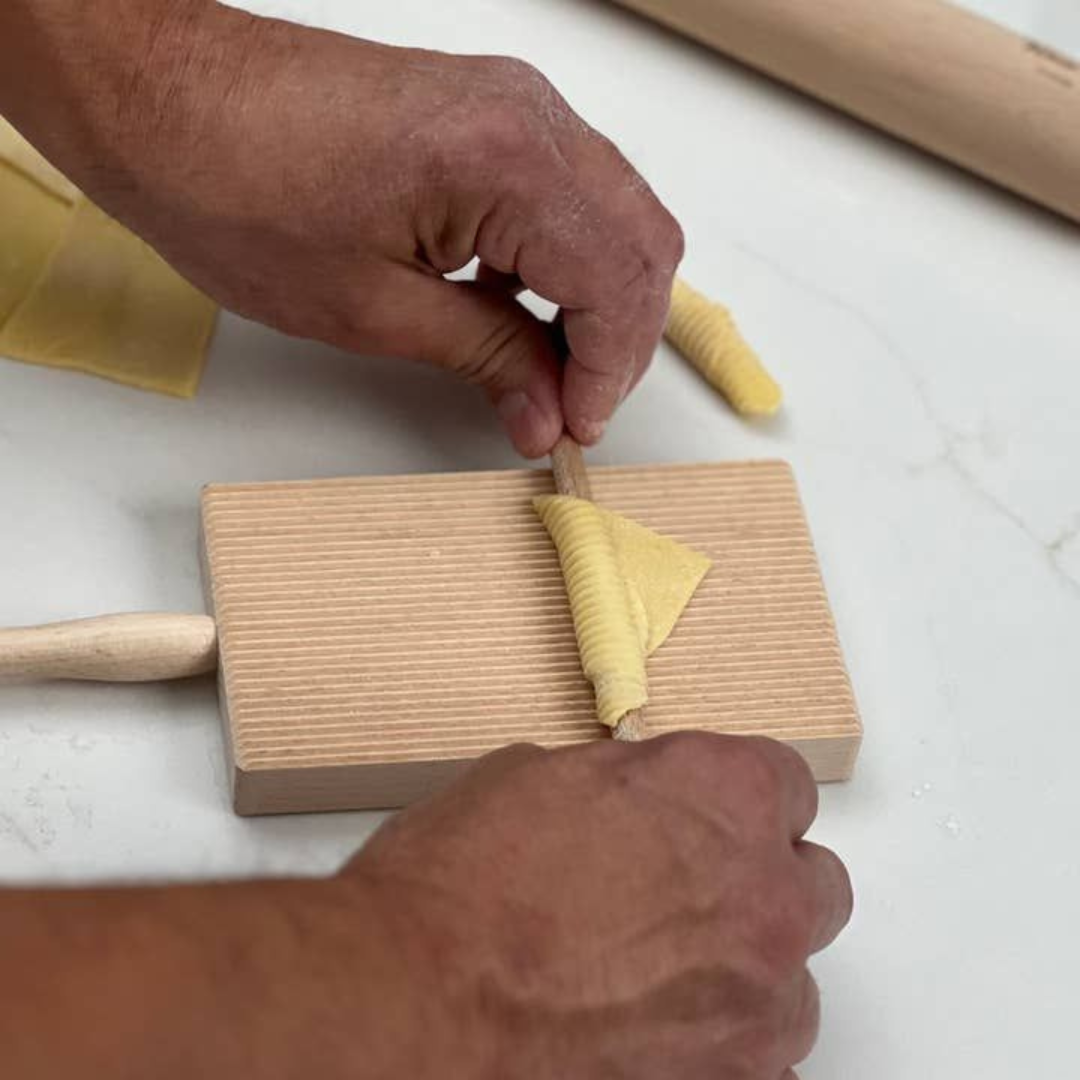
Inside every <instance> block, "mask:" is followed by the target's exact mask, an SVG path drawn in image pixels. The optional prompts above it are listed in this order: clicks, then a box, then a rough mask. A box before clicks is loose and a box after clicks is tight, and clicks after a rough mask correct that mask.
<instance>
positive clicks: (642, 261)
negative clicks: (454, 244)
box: [476, 122, 683, 444]
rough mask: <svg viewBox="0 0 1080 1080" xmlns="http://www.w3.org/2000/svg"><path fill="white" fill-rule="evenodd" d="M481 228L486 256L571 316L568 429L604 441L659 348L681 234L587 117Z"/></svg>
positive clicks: (565, 399) (559, 137) (565, 403)
mask: <svg viewBox="0 0 1080 1080" xmlns="http://www.w3.org/2000/svg"><path fill="white" fill-rule="evenodd" d="M550 142H551V145H552V146H553V147H557V152H556V151H555V150H553V151H552V160H551V161H545V162H544V163H542V164H541V165H539V166H537V167H536V168H534V169H531V170H530V171H529V179H528V181H527V182H524V183H522V182H519V183H518V184H517V186H516V188H515V189H514V194H513V196H512V197H511V198H510V199H508V200H507V202H506V203H505V205H502V206H500V207H499V208H497V209H496V210H495V211H494V212H493V213H491V214H490V215H489V216H488V217H487V218H486V219H485V221H484V223H483V225H482V226H481V227H480V230H479V232H478V235H477V245H476V246H477V252H478V254H479V255H480V257H481V259H482V260H483V262H484V263H486V264H488V265H489V266H490V267H494V268H495V269H497V270H499V271H502V272H503V273H504V274H509V273H514V274H516V275H517V276H518V277H519V278H520V280H521V281H522V282H523V283H524V284H525V285H526V286H527V287H528V288H530V289H532V290H533V291H534V292H536V293H537V294H538V295H540V296H542V297H544V298H545V299H547V300H550V301H551V302H553V303H555V304H558V305H559V306H560V307H561V308H562V309H563V313H564V325H565V332H566V341H567V345H568V348H569V355H568V357H567V363H566V369H565V373H564V378H563V388H562V409H563V412H564V415H565V419H566V425H567V427H568V428H569V429H570V431H571V433H572V434H573V435H574V436H575V438H577V439H578V441H580V442H583V443H587V444H588V443H594V442H596V441H597V440H598V439H599V438H600V436H601V435H602V433H603V430H604V427H605V426H606V424H607V422H608V420H610V418H611V416H612V414H613V413H614V411H615V409H616V407H617V406H618V404H619V403H620V402H621V401H622V399H623V398H624V397H625V395H626V394H627V393H628V392H629V390H630V388H631V386H632V385H633V383H634V382H635V381H636V380H637V379H639V378H640V377H641V375H642V374H643V373H644V371H645V369H646V367H647V366H648V364H649V362H650V360H651V358H652V356H653V353H654V352H655V350H656V346H657V344H658V343H659V340H660V336H661V333H662V332H663V328H664V323H665V321H666V318H667V314H668V308H669V306H670V300H671V288H672V283H673V280H674V274H675V269H676V267H677V266H678V263H679V261H680V260H681V258H682V252H683V239H682V233H681V230H680V229H679V226H678V224H677V223H676V222H675V220H674V218H673V217H672V216H671V215H670V214H669V213H668V212H667V210H665V208H664V207H663V206H662V205H661V203H660V202H659V200H658V199H657V198H656V197H655V195H653V193H652V192H651V191H650V190H649V188H648V186H647V185H646V184H645V183H644V181H642V180H641V178H640V177H639V176H638V175H637V173H635V172H634V170H633V169H632V168H631V167H630V166H629V165H628V164H627V162H626V161H625V160H624V159H623V158H622V157H621V155H620V154H619V153H618V151H617V150H615V148H614V147H613V146H611V144H610V143H608V142H606V141H605V140H603V139H601V138H600V137H599V136H598V135H597V134H596V133H595V132H592V131H591V130H590V129H588V128H587V127H586V126H585V125H583V124H581V123H580V122H579V123H577V124H564V125H562V126H561V127H559V128H558V131H557V133H556V136H555V137H554V138H553V139H551V140H550Z"/></svg>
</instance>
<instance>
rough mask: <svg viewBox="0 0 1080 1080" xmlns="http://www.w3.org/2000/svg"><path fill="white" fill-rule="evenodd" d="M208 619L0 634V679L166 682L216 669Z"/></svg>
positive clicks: (110, 620) (64, 625)
mask: <svg viewBox="0 0 1080 1080" xmlns="http://www.w3.org/2000/svg"><path fill="white" fill-rule="evenodd" d="M217 655H218V654H217V627H216V626H215V624H214V620H213V619H211V618H210V617H209V616H207V615H162V614H153V613H140V614H130V615H103V616H100V617H98V618H93V619H77V620H75V621H72V622H60V623H50V624H48V625H46V626H28V627H20V628H18V629H12V630H0V679H5V680H14V679H18V680H26V679H84V680H90V681H95V682H166V681H171V680H173V679H187V678H191V677H192V676H195V675H203V674H205V673H206V672H209V671H214V670H215V669H216V668H217V662H218V660H217Z"/></svg>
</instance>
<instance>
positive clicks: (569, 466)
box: [551, 434, 592, 502]
mask: <svg viewBox="0 0 1080 1080" xmlns="http://www.w3.org/2000/svg"><path fill="white" fill-rule="evenodd" d="M551 472H552V474H553V475H554V477H555V490H556V491H557V492H558V493H559V494H560V495H570V496H572V497H573V498H575V499H588V500H589V501H590V502H591V501H592V484H590V483H589V474H588V473H587V472H586V471H585V461H584V459H583V458H582V456H581V447H580V446H579V445H578V444H577V442H576V440H574V439H573V438H572V437H571V436H569V435H565V434H564V435H562V436H561V437H560V438H559V441H558V442H557V443H556V444H555V449H554V450H552V451H551Z"/></svg>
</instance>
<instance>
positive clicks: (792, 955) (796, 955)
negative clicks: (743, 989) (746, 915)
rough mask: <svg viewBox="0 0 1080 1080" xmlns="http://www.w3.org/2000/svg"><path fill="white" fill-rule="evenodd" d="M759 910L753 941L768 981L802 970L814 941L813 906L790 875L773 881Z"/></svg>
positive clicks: (779, 980)
mask: <svg viewBox="0 0 1080 1080" xmlns="http://www.w3.org/2000/svg"><path fill="white" fill-rule="evenodd" d="M766 896H767V898H766V899H765V900H764V901H763V902H762V904H761V905H760V907H759V909H758V911H759V918H758V922H757V925H756V926H755V933H754V943H755V945H756V947H757V953H758V956H759V959H760V961H761V964H762V969H763V972H764V974H765V976H766V979H767V981H769V982H772V983H784V982H786V981H787V980H789V979H790V978H791V977H792V976H793V975H796V974H797V973H799V972H801V971H802V970H803V969H804V968H805V966H806V961H807V959H808V958H809V956H810V953H811V950H812V949H813V944H814V933H815V930H816V919H815V917H814V911H813V906H812V904H811V903H810V902H809V900H808V898H807V897H806V896H805V895H804V893H803V891H802V890H801V889H799V888H798V887H797V886H796V885H795V884H794V881H793V879H790V878H783V879H781V881H780V882H774V883H773V886H772V890H771V892H770V893H768V894H766Z"/></svg>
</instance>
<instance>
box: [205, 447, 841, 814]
mask: <svg viewBox="0 0 1080 1080" xmlns="http://www.w3.org/2000/svg"><path fill="white" fill-rule="evenodd" d="M590 476H591V477H592V482H593V488H594V496H595V498H596V500H597V501H598V502H600V503H601V504H602V505H604V506H606V507H608V508H609V509H612V510H615V511H617V512H619V513H622V514H625V515H627V516H628V517H631V518H633V519H634V520H636V521H638V522H640V523H642V524H643V525H647V526H649V527H650V528H653V529H655V530H657V531H658V532H661V533H664V534H666V535H669V536H672V537H674V538H675V539H678V540H681V541H683V542H684V543H686V544H689V545H691V546H693V547H695V548H697V549H698V550H700V551H702V552H704V553H705V554H707V555H708V556H709V557H710V558H711V559H712V560H713V561H714V566H713V569H712V570H711V571H710V572H709V574H708V575H707V576H706V578H705V581H704V582H703V583H702V585H701V586H700V588H699V589H698V592H697V594H696V595H695V597H694V599H693V600H692V601H691V603H690V606H689V607H688V608H687V610H686V612H685V614H684V615H683V618H682V619H681V621H680V622H679V624H678V626H677V627H676V629H675V632H674V633H673V634H672V636H671V638H670V639H669V641H668V642H667V643H666V644H665V645H664V646H663V647H662V648H661V649H660V651H659V652H658V653H657V654H656V655H655V656H653V657H652V659H651V660H650V662H649V687H650V703H649V707H648V711H647V715H648V719H649V722H650V730H651V731H654V732H656V733H662V732H669V731H676V730H679V729H683V728H702V729H706V730H709V731H720V732H732V733H744V734H761V735H769V736H773V737H775V738H778V739H782V740H784V741H785V742H788V743H790V744H791V745H792V746H794V747H795V748H796V749H798V750H799V751H800V752H801V753H802V754H803V755H804V756H805V757H806V759H807V760H808V761H809V762H810V764H811V766H812V767H813V769H814V772H815V774H816V776H817V777H818V779H819V780H839V779H843V778H846V777H847V776H849V775H850V773H851V770H852V768H853V766H854V763H855V757H856V754H857V752H858V748H859V742H860V737H861V726H860V722H859V717H858V712H857V709H856V705H855V701H854V697H853V694H852V690H851V684H850V681H849V679H848V675H847V671H846V669H845V666H844V661H843V657H842V655H841V652H840V646H839V643H838V640H837V635H836V630H835V627H834V625H833V619H832V615H831V613H830V610H829V603H828V599H827V597H826V595H825V589H824V586H823V584H822V580H821V574H820V571H819V568H818V564H817V559H816V557H815V554H814V549H813V545H812V542H811V539H810V533H809V530H808V528H807V524H806V520H805V517H804V515H803V510H802V507H801V504H800V501H799V496H798V493H797V490H796V487H795V483H794V480H793V478H792V475H791V472H790V470H789V468H788V467H787V466H786V465H785V464H782V463H779V462H751V463H734V464H720V465H672V466H653V467H646V468H597V469H592V470H590ZM551 490H552V480H551V474H550V473H549V472H540V471H529V470H523V471H516V472H490V473H468V474H446V475H425V476H398V477H378V478H362V479H347V480H321V481H314V482H310V483H281V484H251V485H223V486H212V487H209V488H207V489H206V491H205V493H204V495H203V530H204V539H205V553H206V560H207V568H208V574H207V581H208V592H209V594H210V603H211V604H212V608H213V612H214V614H215V616H216V619H217V623H218V633H219V640H220V651H221V665H220V679H221V702H222V711H223V715H224V719H225V730H226V739H227V742H228V746H229V752H230V757H231V762H232V768H233V782H234V791H235V801H236V808H237V810H238V812H240V813H243V814H261V813H286V812H297V811H309V810H332V809H362V808H374V807H393V806H401V805H404V804H406V803H409V802H411V801H413V800H415V799H417V798H419V797H421V796H423V795H425V794H426V793H428V792H429V791H431V790H432V789H434V788H436V787H437V786H439V785H441V784H443V783H445V782H446V781H448V780H449V779H451V778H452V777H453V775H454V774H455V773H456V772H458V771H459V770H460V769H461V768H462V767H463V766H464V765H465V764H467V763H468V762H469V761H470V760H472V759H473V758H475V757H477V756H479V755H481V754H484V753H486V752H487V751H490V750H493V749H496V748H497V747H500V746H503V745H505V744H507V743H513V742H519V741H529V742H535V743H539V744H540V745H542V746H546V747H558V746H567V745H570V744H574V743H584V742H588V741H590V740H593V739H602V738H608V737H609V735H608V732H607V730H606V729H601V728H600V726H599V725H598V724H597V722H596V719H595V713H594V705H593V696H592V691H591V688H590V687H589V685H588V683H587V682H586V680H585V677H584V675H583V674H582V671H581V666H580V662H579V660H578V655H577V648H576V643H575V639H574V630H573V624H572V623H571V619H570V612H569V606H568V603H567V599H566V594H565V591H564V588H563V582H562V577H561V574H560V570H559V563H558V559H557V557H556V554H555V550H554V548H553V547H552V545H551V542H550V540H549V538H548V535H547V533H546V532H545V530H544V527H543V525H541V523H540V521H539V519H538V518H537V516H536V514H535V512H534V511H533V508H532V505H531V498H532V496H534V495H538V494H543V493H547V492H550V491H551Z"/></svg>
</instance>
